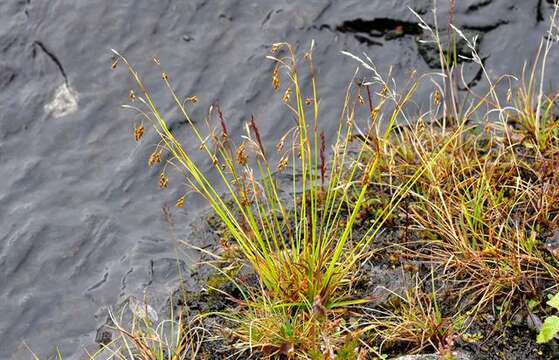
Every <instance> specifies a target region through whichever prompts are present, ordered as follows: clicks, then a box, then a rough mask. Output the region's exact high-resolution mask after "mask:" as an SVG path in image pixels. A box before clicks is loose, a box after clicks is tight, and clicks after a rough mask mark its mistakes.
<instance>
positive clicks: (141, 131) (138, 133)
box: [134, 124, 144, 141]
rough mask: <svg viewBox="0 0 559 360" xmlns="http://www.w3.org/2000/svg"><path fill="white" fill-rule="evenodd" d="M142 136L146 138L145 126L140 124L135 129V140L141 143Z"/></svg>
mask: <svg viewBox="0 0 559 360" xmlns="http://www.w3.org/2000/svg"><path fill="white" fill-rule="evenodd" d="M142 136H144V125H143V124H140V125H138V126H137V127H136V128H134V140H136V141H140V139H141V138H142Z"/></svg>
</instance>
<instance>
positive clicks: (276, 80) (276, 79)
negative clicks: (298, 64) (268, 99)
mask: <svg viewBox="0 0 559 360" xmlns="http://www.w3.org/2000/svg"><path fill="white" fill-rule="evenodd" d="M279 87H280V75H279V67H278V66H276V67H274V70H273V71H272V88H274V90H276V91H277V90H278V89H279Z"/></svg>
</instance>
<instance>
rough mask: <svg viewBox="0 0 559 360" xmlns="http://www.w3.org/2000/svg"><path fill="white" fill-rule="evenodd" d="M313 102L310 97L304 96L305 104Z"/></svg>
mask: <svg viewBox="0 0 559 360" xmlns="http://www.w3.org/2000/svg"><path fill="white" fill-rule="evenodd" d="M312 103H313V100H312V99H311V98H306V99H305V105H311V104H312Z"/></svg>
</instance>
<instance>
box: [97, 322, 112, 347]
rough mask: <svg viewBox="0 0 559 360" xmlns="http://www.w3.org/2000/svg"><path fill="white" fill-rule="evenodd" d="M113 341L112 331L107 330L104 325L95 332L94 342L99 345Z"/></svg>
mask: <svg viewBox="0 0 559 360" xmlns="http://www.w3.org/2000/svg"><path fill="white" fill-rule="evenodd" d="M111 341H113V331H112V330H111V329H109V328H108V327H107V326H106V325H103V326H101V327H100V328H99V329H98V330H97V335H96V336H95V342H96V343H97V344H101V345H108V344H110V343H111Z"/></svg>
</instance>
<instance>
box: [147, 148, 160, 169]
mask: <svg viewBox="0 0 559 360" xmlns="http://www.w3.org/2000/svg"><path fill="white" fill-rule="evenodd" d="M160 162H161V150H159V151H154V152H153V153H152V154H151V155H150V156H149V159H148V166H150V167H151V166H153V165H155V164H159V163H160Z"/></svg>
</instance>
